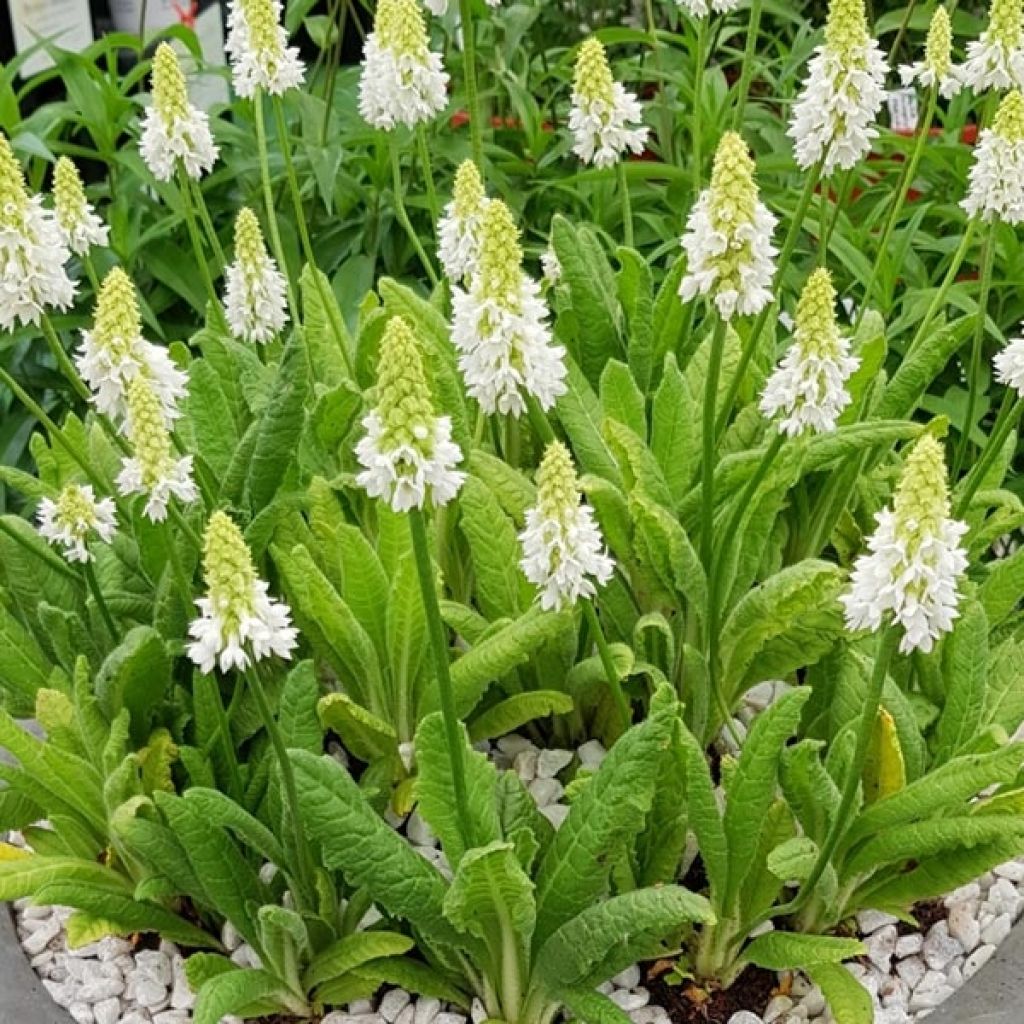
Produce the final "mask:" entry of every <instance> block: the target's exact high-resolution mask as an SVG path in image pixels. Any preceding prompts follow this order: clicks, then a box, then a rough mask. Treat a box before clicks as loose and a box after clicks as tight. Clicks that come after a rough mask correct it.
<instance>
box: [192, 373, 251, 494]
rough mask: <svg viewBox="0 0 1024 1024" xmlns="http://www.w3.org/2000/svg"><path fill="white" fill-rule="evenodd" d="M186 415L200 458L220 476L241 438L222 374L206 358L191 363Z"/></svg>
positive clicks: (225, 469) (228, 463) (229, 462)
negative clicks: (224, 387) (223, 385)
mask: <svg viewBox="0 0 1024 1024" xmlns="http://www.w3.org/2000/svg"><path fill="white" fill-rule="evenodd" d="M185 415H186V417H187V418H188V423H189V426H190V427H191V428H192V432H193V434H194V435H195V445H196V448H197V449H198V453H199V455H200V457H201V458H202V460H203V462H205V463H206V464H207V465H208V466H209V467H210V469H211V470H213V472H214V473H215V474H216V476H217V477H218V478H219V477H221V476H222V475H223V474H224V473H225V472H226V471H227V468H228V466H229V465H230V464H231V456H232V455H233V454H234V451H235V449H236V448H237V447H238V442H239V440H240V438H239V434H238V428H237V426H236V423H235V417H234V415H233V414H232V411H231V406H230V404H229V402H228V399H227V397H226V395H225V394H224V389H223V387H222V386H221V380H220V375H219V374H218V373H217V371H216V370H215V369H214V368H213V365H212V364H211V363H210V362H209V361H208V360H206V359H193V360H192V362H191V363H189V366H188V396H187V398H186V400H185Z"/></svg>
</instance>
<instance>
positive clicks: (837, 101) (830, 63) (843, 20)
mask: <svg viewBox="0 0 1024 1024" xmlns="http://www.w3.org/2000/svg"><path fill="white" fill-rule="evenodd" d="M888 70H889V65H888V62H887V61H886V59H885V55H884V54H883V53H882V51H881V49H880V48H879V46H878V43H877V42H876V41H875V40H874V39H872V38H871V35H870V33H869V32H868V24H867V18H866V17H865V14H864V0H832V2H831V5H830V6H829V14H828V23H827V24H826V26H825V42H824V44H823V45H821V46H819V47H818V49H817V50H815V51H814V56H813V57H812V58H811V61H810V64H809V65H808V75H807V80H806V82H805V83H804V87H803V89H802V91H801V93H800V96H799V97H798V99H797V101H796V103H795V105H794V107H793V117H792V120H791V122H790V126H789V132H788V134H789V136H790V138H792V139H793V140H794V142H795V143H796V161H797V163H798V164H799V165H800V166H801V167H802V168H804V169H805V170H806V169H807V168H809V167H813V166H814V165H815V164H817V163H818V162H819V161H821V160H824V167H823V168H822V173H823V174H824V175H825V176H826V177H828V176H829V175H830V174H832V172H833V171H834V170H835V169H836V168H841V169H842V170H844V171H848V170H849V169H850V168H851V167H853V166H855V165H856V164H857V163H858V161H860V160H861V159H862V158H863V157H864V156H866V155H867V154H868V152H869V151H870V149H871V143H872V142H873V141H874V140H875V139H876V138H877V137H878V129H877V128H875V126H874V122H875V119H876V118H877V117H878V112H879V110H881V108H882V103H883V101H884V100H885V76H886V73H887V71H888Z"/></svg>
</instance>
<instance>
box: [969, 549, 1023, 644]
mask: <svg viewBox="0 0 1024 1024" xmlns="http://www.w3.org/2000/svg"><path fill="white" fill-rule="evenodd" d="M1021 594H1024V548H1020V549H1018V550H1017V551H1015V552H1014V553H1013V554H1012V555H1010V556H1009V558H1000V559H999V560H998V561H997V562H994V563H992V564H991V566H990V571H989V574H988V577H987V579H986V580H985V582H984V583H982V585H981V586H980V587H979V588H978V600H979V601H980V602H981V605H982V607H983V608H984V609H985V614H986V615H987V616H988V620H989V622H990V623H991V625H992V626H998V625H1000V624H1001V623H1002V622H1004V621H1005V620H1006V619H1007V618H1008V617H1009V616H1010V615H1011V614H1012V613H1013V611H1015V610H1016V608H1017V607H1018V606H1019V604H1020V596H1021Z"/></svg>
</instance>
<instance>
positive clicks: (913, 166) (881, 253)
mask: <svg viewBox="0 0 1024 1024" xmlns="http://www.w3.org/2000/svg"><path fill="white" fill-rule="evenodd" d="M938 96H939V93H938V89H937V88H935V87H934V86H933V87H932V88H931V90H930V91H929V93H928V102H927V104H926V105H925V108H924V114H923V115H922V117H921V120H920V122H919V123H918V126H917V135H916V136H915V139H914V148H913V150H912V152H911V155H910V159H909V160H905V161H904V162H903V169H902V171H901V172H900V181H899V185H898V187H897V190H896V194H895V196H894V197H893V204H892V208H891V209H890V210H889V216H888V217H887V218H886V222H885V228H884V229H883V231H882V237H881V240H880V241H879V243H878V255H877V257H876V258H875V262H874V263H873V264H872V267H871V277H870V278H868V283H867V285H866V286H865V288H864V301H863V303H862V304H861V308H860V311H859V312H858V314H857V321H856V323H855V324H854V329H853V330H854V334H856V333H857V328H858V327H860V325H861V321H863V319H864V314H865V313H866V312H867V310H868V306H869V304H870V302H871V299H872V298H873V295H874V290H875V285H876V284H877V283H878V277H879V275H880V273H881V269H882V263H883V261H884V260H885V259H886V257H887V255H888V253H889V241H890V239H891V238H892V235H893V232H894V231H895V230H896V225H897V224H898V223H899V219H900V215H901V214H902V213H903V207H904V206H905V205H906V201H907V192H908V191H909V189H910V186H911V185H913V183H914V175H915V174H917V168H918V165H919V164H920V162H921V157H922V155H923V154H924V147H925V143H926V142H927V141H928V131H929V129H930V128H931V124H932V118H934V116H935V108H936V106H937V103H938Z"/></svg>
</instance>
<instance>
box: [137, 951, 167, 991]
mask: <svg viewBox="0 0 1024 1024" xmlns="http://www.w3.org/2000/svg"><path fill="white" fill-rule="evenodd" d="M135 963H136V965H137V967H138V969H139V970H140V971H141V972H142V973H143V974H148V975H149V976H150V977H151V978H153V980H154V981H158V982H160V984H161V985H163V986H164V988H168V987H170V984H171V982H172V981H173V980H174V972H173V971H172V970H171V961H170V960H169V959H168V957H167V955H166V954H165V953H159V952H156V951H154V950H151V949H144V950H142V952H141V953H139V954H138V955H137V956H136V957H135Z"/></svg>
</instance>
